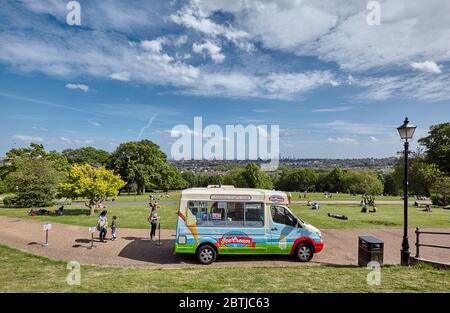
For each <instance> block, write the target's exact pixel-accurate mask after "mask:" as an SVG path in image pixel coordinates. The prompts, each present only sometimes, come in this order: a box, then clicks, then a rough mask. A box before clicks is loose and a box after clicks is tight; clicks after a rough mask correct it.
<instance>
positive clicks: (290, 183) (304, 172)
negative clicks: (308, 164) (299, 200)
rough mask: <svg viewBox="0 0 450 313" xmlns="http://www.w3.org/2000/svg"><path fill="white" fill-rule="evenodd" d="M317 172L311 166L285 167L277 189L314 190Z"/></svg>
mask: <svg viewBox="0 0 450 313" xmlns="http://www.w3.org/2000/svg"><path fill="white" fill-rule="evenodd" d="M316 181H317V174H316V172H315V171H314V170H313V169H311V168H297V169H293V170H290V169H285V170H283V171H282V174H281V177H280V179H279V181H278V185H277V189H280V190H285V191H309V190H314V188H315V185H316Z"/></svg>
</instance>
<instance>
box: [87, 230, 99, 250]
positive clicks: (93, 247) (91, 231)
mask: <svg viewBox="0 0 450 313" xmlns="http://www.w3.org/2000/svg"><path fill="white" fill-rule="evenodd" d="M95 230H96V228H95V227H89V232H90V233H91V245H90V246H89V247H86V249H89V250H93V249H95V248H97V247H96V246H94V233H95Z"/></svg>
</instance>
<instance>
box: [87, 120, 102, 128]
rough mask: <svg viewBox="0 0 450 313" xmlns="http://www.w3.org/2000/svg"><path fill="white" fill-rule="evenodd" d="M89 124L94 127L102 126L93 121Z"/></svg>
mask: <svg viewBox="0 0 450 313" xmlns="http://www.w3.org/2000/svg"><path fill="white" fill-rule="evenodd" d="M88 123H89V124H91V125H94V126H95V127H102V125H101V124H100V123H98V122H95V121H88Z"/></svg>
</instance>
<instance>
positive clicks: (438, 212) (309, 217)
mask: <svg viewBox="0 0 450 313" xmlns="http://www.w3.org/2000/svg"><path fill="white" fill-rule="evenodd" d="M291 208H292V210H293V211H294V212H295V214H296V215H297V216H298V217H300V218H301V219H303V220H305V221H306V222H308V223H311V224H313V225H314V226H316V227H318V228H322V229H327V228H328V229H330V228H333V229H334V228H347V229H349V228H386V227H402V225H403V205H399V204H386V205H377V212H376V213H361V206H359V205H355V204H346V205H341V204H339V205H331V204H329V205H321V206H320V210H312V209H311V208H310V207H309V206H306V205H304V204H295V203H294V204H292V205H291ZM369 208H370V207H369ZM408 212H409V213H408V217H409V226H410V227H442V228H450V210H445V209H443V208H442V207H433V211H432V212H425V211H424V206H421V207H419V208H415V207H414V206H412V205H411V206H409V211H408ZM328 213H332V214H339V215H345V216H347V217H348V218H349V219H348V220H339V219H335V218H331V217H328V215H327V214H328Z"/></svg>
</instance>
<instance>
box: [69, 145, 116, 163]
mask: <svg viewBox="0 0 450 313" xmlns="http://www.w3.org/2000/svg"><path fill="white" fill-rule="evenodd" d="M62 154H63V155H64V156H65V157H66V158H67V160H68V161H69V163H70V164H80V165H82V164H85V163H87V164H90V165H92V166H94V167H99V166H102V165H106V164H107V162H108V158H109V152H108V151H105V150H102V149H96V148H94V147H83V148H78V149H66V150H64V151H63V152H62Z"/></svg>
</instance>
